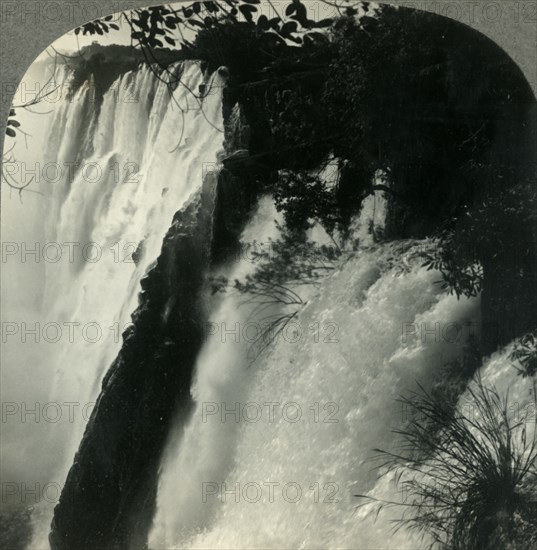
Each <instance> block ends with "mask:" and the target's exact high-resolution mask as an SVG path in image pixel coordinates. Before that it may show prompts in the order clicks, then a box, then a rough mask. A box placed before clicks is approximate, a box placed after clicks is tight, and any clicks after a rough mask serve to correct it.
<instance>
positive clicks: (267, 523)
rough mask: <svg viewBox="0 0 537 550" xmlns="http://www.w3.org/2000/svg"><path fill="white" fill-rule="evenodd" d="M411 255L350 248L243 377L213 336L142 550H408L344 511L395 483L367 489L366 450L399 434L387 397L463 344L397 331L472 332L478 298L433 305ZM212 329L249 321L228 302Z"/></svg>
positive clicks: (232, 354)
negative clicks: (448, 327) (456, 327)
mask: <svg viewBox="0 0 537 550" xmlns="http://www.w3.org/2000/svg"><path fill="white" fill-rule="evenodd" d="M264 200H265V202H264V203H262V207H261V208H262V210H261V212H266V210H267V208H269V206H268V205H267V204H266V200H267V199H264ZM373 207H374V201H370V203H368V207H366V210H367V211H364V213H363V215H362V218H363V219H362V224H363V223H369V220H370V219H371V216H372V213H373V212H372V209H373ZM266 217H267V216H266V214H265V215H264V216H262V217H261V220H263V219H265V218H266ZM269 230H270V225H269V226H268V227H267V225H266V224H265V223H261V222H260V221H259V219H257V218H256V217H254V218H253V221H252V222H251V223H250V225H249V226H248V227H247V228H246V230H245V235H244V236H243V240H248V239H251V240H257V241H259V242H263V241H264V240H265V239H266V236H267V233H268V231H269ZM424 246H425V247H431V246H433V243H431V242H424V243H419V242H417V243H407V244H406V245H398V246H396V245H393V244H392V245H384V246H377V247H369V248H363V249H362V250H360V251H358V252H357V253H356V254H355V255H353V256H352V257H351V258H350V259H349V260H348V261H346V262H344V263H342V265H341V267H340V268H339V269H338V270H337V271H336V272H335V273H333V274H332V275H330V276H329V277H327V278H326V279H325V280H324V282H323V284H322V287H321V289H320V291H319V292H317V291H314V290H311V289H310V290H306V289H301V290H300V291H299V292H301V293H302V297H303V298H305V299H307V301H308V304H307V305H306V306H305V307H304V308H303V309H302V310H301V311H300V313H299V316H298V318H297V319H296V323H293V326H292V328H290V329H289V330H288V331H286V332H285V333H284V335H285V336H280V337H278V338H277V339H276V341H275V344H274V345H273V347H272V349H271V351H270V352H265V353H264V354H263V355H262V356H261V357H259V358H258V360H257V361H256V362H255V364H254V365H253V366H251V367H249V361H247V360H245V358H246V357H247V355H248V349H249V348H250V346H251V343H249V342H248V341H247V338H245V336H244V334H243V333H242V332H241V333H240V335H239V340H240V341H239V342H236V341H235V339H234V336H233V335H231V336H230V335H228V336H227V338H223V337H222V331H221V330H220V331H218V332H217V333H216V334H214V335H213V336H211V337H210V338H209V340H208V342H207V343H206V345H205V347H204V349H203V351H202V353H201V354H200V357H199V360H198V365H197V369H198V370H197V379H196V382H195V384H194V387H193V390H192V394H193V396H194V398H195V400H196V401H197V407H196V410H195V412H194V414H193V417H192V419H191V420H190V422H189V424H188V425H187V426H186V428H184V430H183V428H179V429H178V433H177V434H176V439H175V440H174V441H173V444H171V445H170V449H169V450H168V457H167V460H166V461H165V463H164V465H163V473H162V475H161V480H160V485H159V495H158V513H157V517H156V518H155V522H154V528H153V531H152V534H151V538H150V547H151V548H394V549H395V548H415V547H417V546H419V542H418V541H416V540H413V539H412V538H410V537H409V536H408V535H407V534H406V533H404V532H402V531H401V532H400V533H399V534H398V535H397V536H396V535H393V534H391V531H390V524H389V520H390V519H392V518H391V517H387V516H385V517H383V518H381V519H379V521H377V522H376V523H375V521H374V517H373V515H372V514H367V509H365V510H364V509H362V510H361V511H360V512H357V510H356V505H357V504H358V501H357V499H355V498H353V494H356V493H362V494H363V493H366V492H368V491H372V495H374V496H377V497H380V498H387V497H392V499H393V493H394V492H395V491H396V489H395V486H394V485H392V486H390V485H389V484H388V486H386V481H385V480H384V479H383V480H382V481H381V482H379V483H378V485H377V472H376V471H375V469H374V468H373V465H372V464H371V463H369V462H368V458H369V457H370V456H371V451H372V449H374V448H379V447H380V448H384V449H387V450H390V449H393V445H394V444H395V441H394V437H393V434H392V433H391V430H392V429H393V428H396V427H398V426H400V425H401V424H402V423H403V422H404V419H403V411H402V410H401V405H400V404H399V403H398V402H397V401H396V400H397V398H398V397H399V396H400V394H401V393H402V392H404V390H411V389H416V382H417V381H418V382H420V383H421V384H422V385H423V386H424V387H425V388H427V387H430V386H431V384H433V383H434V382H435V381H436V380H437V376H438V374H439V370H440V368H441V367H442V366H443V365H445V364H446V363H448V362H450V361H452V360H454V359H456V358H459V357H460V356H461V354H462V348H463V345H464V343H465V338H464V336H461V338H460V339H459V340H458V341H457V342H453V341H449V342H448V341H446V339H442V338H435V336H434V335H433V336H431V335H429V336H428V337H424V338H422V337H421V336H422V334H421V332H419V331H418V332H417V333H416V334H413V335H410V332H411V330H410V329H408V328H407V332H406V333H408V334H409V335H408V337H407V339H406V340H405V339H404V338H403V335H404V334H405V332H404V330H405V329H404V327H408V325H409V324H412V326H417V327H421V326H422V325H425V326H427V327H429V328H430V327H434V326H435V323H441V326H442V327H443V326H445V324H448V323H451V322H456V323H459V324H460V325H465V324H467V323H474V324H475V323H477V320H478V319H477V315H478V309H479V307H478V302H479V301H478V300H477V299H473V300H465V299H463V300H460V301H458V300H457V299H456V298H455V297H453V296H447V295H445V294H442V293H440V289H439V285H437V284H435V282H436V281H438V279H439V274H438V273H435V272H428V271H426V270H425V269H423V268H420V267H419V265H420V260H419V258H418V259H413V258H415V256H416V253H419V251H420V249H421V248H422V247H424ZM394 259H395V266H394ZM401 265H406V266H408V270H407V271H408V272H406V273H403V274H401V273H400V270H399V269H398V266H401ZM241 269H242V272H244V270H245V268H244V267H243V268H241V266H235V267H234V268H233V271H232V273H233V276H232V277H233V278H234V277H237V276H239V275H240V272H241ZM250 269H251V266H250ZM213 318H216V319H218V320H219V321H221V320H224V321H225V322H226V323H227V327H228V329H229V328H232V327H234V326H235V325H236V323H238V324H239V326H240V327H243V326H244V325H245V323H246V322H247V319H248V313H247V311H243V310H241V309H240V308H238V307H237V297H236V296H233V295H231V296H229V297H228V298H226V299H224V301H223V302H222V303H220V304H219V305H218V306H217V310H216V311H215V312H213V315H211V319H213ZM448 339H450V340H453V338H449V336H448ZM269 403H272V404H273V405H272V406H271V405H268V404H269ZM291 403H293V404H294V405H289V404H291ZM224 404H225V406H226V407H227V410H228V414H227V415H226V414H224V416H222V409H223V407H224ZM234 409H235V410H237V411H238V412H239V416H238V417H235V415H234V414H233V410H234ZM215 410H216V412H214V411H215ZM270 411H272V413H271V412H270ZM298 411H300V414H301V418H300V419H299V420H297V421H293V420H294V417H295V415H296V414H298ZM204 413H205V415H204ZM211 413H213V414H211ZM252 419H254V420H252ZM288 484H291V485H288ZM284 487H286V488H285V489H284ZM297 490H300V491H301V493H302V495H301V497H300V498H299V499H298V501H297V502H290V501H294V500H295V499H296V498H295V497H296V495H297ZM226 491H227V492H226ZM272 491H274V492H272Z"/></svg>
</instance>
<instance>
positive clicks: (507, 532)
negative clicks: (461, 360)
mask: <svg viewBox="0 0 537 550" xmlns="http://www.w3.org/2000/svg"><path fill="white" fill-rule="evenodd" d="M468 396H469V397H470V403H471V404H472V405H473V406H471V407H466V406H465V407H463V410H462V411H461V410H460V407H459V408H458V409H455V412H454V410H453V408H452V404H450V403H449V402H442V401H440V402H439V401H438V400H437V399H434V398H433V397H431V395H430V394H428V393H427V392H425V391H424V390H423V389H420V391H419V392H417V393H415V394H412V395H411V397H409V398H404V399H402V401H403V403H404V404H405V405H406V406H408V407H409V408H410V409H412V410H413V411H414V412H415V413H416V414H415V415H413V418H412V420H411V421H410V422H409V424H408V425H407V426H406V427H404V428H402V429H400V430H396V432H395V433H397V434H398V435H399V436H401V437H402V440H403V442H404V443H403V447H402V450H401V453H391V452H387V451H382V450H377V453H379V455H378V456H379V457H380V458H382V459H383V461H384V466H387V470H386V471H387V472H390V471H394V470H395V471H397V473H398V474H399V475H398V478H397V479H398V480H399V483H400V485H401V486H402V489H403V495H404V498H403V500H402V502H398V503H395V502H385V501H377V503H378V506H379V510H380V509H382V507H384V506H403V507H404V510H405V511H404V513H403V515H402V517H401V518H400V519H399V520H398V523H397V527H398V528H400V527H402V526H406V527H408V528H410V529H411V530H415V531H417V532H418V533H419V534H420V535H422V536H429V537H430V540H431V541H432V543H431V547H433V546H435V545H438V546H439V547H440V548H445V549H448V548H449V549H451V550H487V549H491V550H492V549H496V548H516V549H528V550H529V548H531V547H532V546H531V542H530V541H531V540H535V537H536V535H537V519H536V516H535V512H536V511H537V510H536V500H535V499H536V497H537V468H536V460H537V440H536V437H535V435H536V433H535V425H533V426H534V428H533V433H527V431H526V419H525V418H521V419H513V418H512V416H511V414H510V411H509V409H510V405H509V402H508V397H505V398H502V397H500V395H499V394H498V392H497V391H496V390H495V389H494V388H491V387H486V386H485V385H484V384H483V383H482V381H481V380H480V379H479V378H478V380H477V382H476V383H473V384H472V385H471V386H470V387H469V388H468ZM431 426H435V427H436V429H434V430H433V429H431ZM369 500H371V499H369Z"/></svg>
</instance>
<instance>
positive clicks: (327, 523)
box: [18, 63, 527, 549]
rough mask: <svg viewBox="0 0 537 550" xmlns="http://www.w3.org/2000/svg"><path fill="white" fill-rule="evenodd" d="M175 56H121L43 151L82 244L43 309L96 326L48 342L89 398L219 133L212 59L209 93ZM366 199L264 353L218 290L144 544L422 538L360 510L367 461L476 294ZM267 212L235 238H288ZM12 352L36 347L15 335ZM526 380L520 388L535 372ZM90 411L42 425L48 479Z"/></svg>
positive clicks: (429, 375) (60, 233) (347, 544)
mask: <svg viewBox="0 0 537 550" xmlns="http://www.w3.org/2000/svg"><path fill="white" fill-rule="evenodd" d="M173 70H175V71H181V70H182V71H184V72H183V76H182V81H183V82H184V83H185V84H186V86H185V87H183V86H180V87H178V88H177V89H175V90H174V92H173V95H170V94H169V93H168V88H167V86H166V84H164V83H162V82H160V81H158V80H157V79H155V78H154V75H153V74H152V73H151V69H150V68H149V67H143V68H140V69H138V70H136V71H132V72H128V73H125V74H123V75H122V76H121V77H120V78H119V79H118V80H117V81H116V82H115V83H114V85H112V86H111V88H110V90H109V91H108V92H107V93H106V94H105V96H104V97H103V100H102V104H101V106H100V110H99V111H98V112H97V111H96V109H95V104H94V101H95V98H94V96H93V92H92V86H91V81H88V82H86V83H84V84H82V85H81V87H80V88H79V89H78V90H77V91H76V93H75V94H74V95H73V97H72V98H69V99H66V100H65V101H63V102H61V103H59V104H58V105H57V106H56V109H55V112H54V115H53V118H52V121H51V124H50V129H49V138H48V144H49V147H48V152H47V160H48V161H49V162H56V163H58V165H60V166H66V165H68V164H69V163H76V162H79V163H80V167H79V168H78V170H76V171H75V172H74V173H73V174H72V177H71V175H69V174H67V175H66V174H65V172H64V173H62V175H61V177H60V178H59V179H58V180H57V181H55V182H54V183H51V184H50V190H49V193H48V195H47V196H46V197H45V198H44V199H43V200H46V201H48V202H47V205H48V216H47V221H46V223H45V225H46V228H45V234H46V235H47V238H48V239H54V240H55V241H56V242H57V243H60V244H62V243H78V244H77V246H76V248H75V252H74V255H73V258H72V261H68V262H66V261H63V260H62V261H61V262H57V263H47V265H46V268H47V269H46V288H45V290H44V297H43V307H42V309H41V310H40V311H39V312H38V313H36V316H37V318H38V319H40V320H41V321H42V322H49V321H54V322H56V323H59V324H62V323H73V322H74V323H79V326H81V327H89V328H87V329H86V330H87V332H86V337H85V338H81V337H80V332H78V333H77V334H78V335H79V336H78V337H75V338H74V340H73V341H66V340H65V339H62V340H61V341H60V342H59V343H58V344H56V345H54V346H50V345H49V346H46V347H40V350H41V351H40V355H41V357H40V359H39V363H38V366H39V368H41V369H47V371H46V372H47V375H48V377H49V378H50V380H51V382H50V383H49V386H48V387H47V388H46V391H47V392H48V393H47V396H48V400H49V401H51V402H54V401H55V402H61V403H66V402H73V403H78V404H79V405H80V409H79V410H81V409H82V407H84V406H85V405H86V404H90V403H93V402H94V401H95V399H96V397H97V395H98V392H99V386H100V381H101V380H102V377H103V375H104V373H105V371H106V368H107V367H108V366H109V365H110V364H111V362H112V360H113V359H114V357H115V356H116V355H117V353H118V351H119V349H120V346H121V338H120V334H121V332H122V330H123V328H124V327H125V325H126V324H127V323H128V322H129V319H130V315H131V313H132V312H133V310H134V309H135V307H136V300H137V294H138V292H139V289H140V284H139V283H140V279H141V277H142V276H143V275H144V273H146V272H147V270H148V268H149V267H150V265H151V263H152V262H153V261H154V260H155V259H156V257H157V256H158V254H159V252H160V248H161V244H162V239H163V237H164V235H165V233H166V231H167V229H168V228H169V225H170V222H171V220H172V217H173V214H174V213H175V212H176V211H177V210H178V209H179V208H180V207H181V206H182V205H184V204H185V202H186V201H187V199H188V197H189V196H191V195H192V193H193V192H194V191H196V190H197V189H199V187H200V186H201V184H202V179H203V170H204V165H205V164H206V163H207V164H210V165H212V164H213V163H215V162H216V159H217V158H218V156H219V155H218V154H219V152H220V150H221V148H222V141H223V133H222V119H221V116H222V115H221V112H222V104H221V94H220V93H219V88H221V86H222V84H223V83H222V81H221V77H219V76H218V74H215V75H213V76H212V78H211V81H210V82H209V85H208V86H207V89H208V94H207V95H206V97H205V98H204V99H203V109H201V108H200V103H199V100H198V99H196V98H194V97H193V96H192V95H191V93H190V92H188V89H190V90H197V89H198V88H199V85H200V84H202V83H203V78H204V77H203V75H202V73H201V71H200V69H199V67H198V65H197V64H195V63H191V64H185V65H184V66H179V65H177V66H175V67H174V69H173ZM133 97H134V98H136V101H131V98H133ZM380 206H381V207H382V203H380ZM375 208H377V209H378V208H379V203H378V201H375V198H374V197H372V198H371V200H369V201H368V202H367V205H366V207H365V208H364V212H363V213H362V222H361V223H360V224H358V227H357V234H358V235H359V236H360V238H361V240H362V241H364V242H363V245H362V247H361V248H360V249H359V250H358V251H355V252H353V253H349V254H348V255H347V256H346V259H345V261H342V262H341V263H340V264H338V266H337V267H336V268H335V269H334V270H333V271H332V272H331V273H330V274H329V275H327V276H326V277H325V278H324V279H323V280H322V281H321V284H320V286H319V287H308V288H304V287H300V288H296V289H294V290H295V291H296V292H298V293H300V294H301V297H302V299H303V302H304V303H305V305H304V306H303V307H302V308H301V309H300V310H297V316H296V317H295V318H294V320H293V323H292V324H290V325H289V326H288V327H287V329H286V331H284V332H283V333H282V334H280V335H278V336H277V337H276V338H275V340H274V342H273V343H272V345H271V346H270V347H268V348H267V349H265V350H264V351H263V353H262V354H261V355H259V356H257V357H256V360H255V361H254V362H252V359H251V353H250V352H251V348H252V342H251V339H250V338H249V337H248V335H247V332H246V331H245V328H246V326H247V325H248V324H249V323H250V322H251V321H254V322H256V321H259V319H255V318H254V319H252V315H253V312H254V311H255V309H254V308H253V306H252V305H247V304H244V303H243V301H244V299H243V298H241V296H238V295H236V294H227V295H225V296H224V297H221V298H219V299H214V301H213V302H212V304H213V305H212V309H211V310H210V311H209V320H210V322H211V327H213V328H215V330H214V331H212V332H211V334H210V336H209V337H208V338H207V340H206V342H205V343H204V346H203V348H202V350H201V352H200V354H199V356H198V358H197V365H196V375H195V380H194V383H193V386H192V390H191V391H192V396H193V398H194V401H195V407H194V410H193V412H192V415H191V418H190V419H189V420H188V422H187V423H186V424H181V425H179V424H178V425H177V427H176V430H175V432H174V434H172V437H171V438H170V442H169V445H168V448H167V450H166V455H165V459H164V461H163V464H162V471H161V476H160V482H159V488H158V502H157V514H156V517H155V520H154V525H153V530H152V532H151V535H150V547H151V548H162V547H166V548H172V547H173V548H369V549H373V548H393V549H396V548H397V549H401V548H416V547H418V546H420V542H419V541H417V540H416V539H414V538H413V537H412V535H411V534H410V533H408V532H406V531H404V530H401V531H399V532H398V533H392V531H391V524H390V520H391V519H393V516H391V515H390V514H386V515H382V516H380V517H379V518H378V519H376V517H375V514H374V513H373V511H372V509H369V508H368V507H362V508H357V504H358V502H357V499H356V497H355V496H354V495H355V494H356V493H361V494H364V493H369V495H371V496H373V497H376V498H387V499H390V500H393V499H394V497H395V496H396V495H395V493H396V491H397V489H396V486H395V484H394V483H393V482H392V481H391V480H390V479H389V478H387V477H382V478H381V477H379V472H378V470H377V469H376V468H375V467H374V464H372V463H371V462H370V461H369V459H370V457H371V451H372V449H375V448H383V449H386V450H393V449H395V445H396V444H397V440H396V438H394V435H393V433H392V430H393V429H394V428H397V427H401V426H402V425H403V424H404V423H405V421H406V418H405V411H404V410H403V409H402V408H401V404H400V403H399V402H398V401H397V398H398V397H399V396H400V395H401V394H402V393H404V392H405V391H407V390H412V389H415V388H416V385H417V384H418V383H419V384H421V385H422V386H423V387H424V388H425V389H427V388H431V387H432V385H433V384H435V383H436V382H437V381H438V379H439V376H441V374H440V371H441V369H442V367H443V366H444V365H446V364H448V363H450V362H453V361H455V360H457V359H460V358H461V356H462V354H463V349H464V345H465V343H466V338H465V337H464V336H463V337H462V338H456V339H450V338H446V337H439V336H438V331H437V330H435V329H434V327H436V326H438V324H442V325H447V324H450V323H453V324H456V325H457V326H459V327H468V328H469V330H471V328H472V327H473V328H475V327H476V326H477V325H478V321H479V319H478V311H479V298H472V299H464V298H462V299H460V300H458V299H457V298H456V297H454V296H450V295H447V294H445V293H444V292H443V291H442V290H441V287H440V285H438V284H437V282H438V280H439V278H440V275H439V273H438V272H435V271H427V270H426V269H425V268H423V267H422V266H421V264H422V261H421V256H420V254H421V252H423V251H424V250H430V249H431V248H432V247H434V242H431V241H421V242H419V241H415V242H400V243H385V244H375V243H374V242H373V240H372V239H364V238H363V237H364V224H365V223H366V222H367V223H368V224H369V222H371V221H373V222H375V217H376V216H377V217H378V212H377V211H373V210H374V209H375ZM371 209H373V210H371ZM275 218H277V213H276V212H275V208H274V205H273V203H272V200H271V199H270V198H269V197H266V196H265V197H262V198H261V199H260V201H259V204H258V207H257V210H256V211H255V212H254V214H253V215H252V217H251V220H250V221H249V223H248V224H247V225H246V228H245V230H244V232H243V235H242V242H243V244H246V243H250V242H253V241H256V242H261V243H262V242H267V240H268V239H269V238H277V236H278V229H277V225H276V224H275V223H274V219H275ZM84 247H87V248H86V249H85V252H84V254H85V255H81V251H82V250H83V249H84ZM98 251H100V256H99V258H98V259H96V258H97V257H96V256H95V254H97V252H98ZM135 251H136V252H135ZM133 252H135V257H136V261H133ZM255 268H256V264H255V262H251V261H248V259H247V258H242V257H241V258H240V259H239V261H231V260H230V261H229V263H228V265H226V266H224V267H222V268H220V270H219V272H218V273H216V274H217V275H218V274H223V275H226V276H227V277H229V278H230V279H235V278H242V277H244V276H245V275H247V274H249V273H253V271H254V270H255ZM276 309H277V308H276ZM423 327H427V328H428V329H429V330H428V331H423V330H422V329H423ZM431 327H433V330H432V331H431V330H430V329H431ZM23 348H24V349H23ZM25 350H26V351H25ZM18 353H19V355H20V354H24V353H29V352H28V351H27V348H26V347H25V346H21V347H20V349H19V348H18ZM22 356H23V355H22ZM33 359H34V360H36V359H35V357H34V358H33ZM507 363H508V362H507V361H506V356H505V353H504V354H503V355H501V354H499V355H497V356H494V357H493V358H492V359H491V361H490V363H489V365H488V366H487V368H486V369H485V373H486V375H487V376H488V377H490V379H491V380H493V381H496V382H498V381H500V383H501V384H503V385H506V384H507V383H509V384H511V383H513V381H512V380H511V378H512V376H513V372H512V371H510V370H508V369H507V367H506V365H507ZM506 369H507V370H506ZM517 384H518V386H517V388H518V387H519V386H520V388H519V393H520V394H521V399H522V394H524V392H526V393H527V388H526V387H525V386H524V387H522V386H523V382H521V381H520V380H519V381H518V382H517ZM517 391H518V390H517ZM42 394H43V393H42ZM86 420H87V418H84V417H82V415H80V414H77V415H75V422H73V423H58V424H51V425H47V426H46V428H47V430H48V436H47V439H46V441H44V442H43V441H41V443H40V445H41V447H40V456H42V457H49V458H50V457H52V458H51V459H50V460H49V462H50V464H49V470H48V471H47V472H46V475H47V476H48V479H50V480H64V479H65V477H66V474H67V471H68V468H69V466H70V465H71V463H72V460H73V456H74V453H75V450H76V448H77V446H78V443H79V441H80V438H81V436H82V433H83V429H84V426H85V421H86ZM39 460H40V459H39V458H38V457H36V459H35V462H38V461H39ZM33 466H35V464H34V465H33ZM33 466H32V467H33ZM30 471H33V470H32V469H30ZM51 508H52V507H51V506H44V507H42V508H41V510H40V512H39V513H38V514H36V517H37V518H38V520H37V524H36V525H35V535H34V540H33V542H32V544H31V547H34V548H44V547H45V546H46V544H47V543H46V538H47V534H48V526H49V524H50V519H51V513H52V510H51Z"/></svg>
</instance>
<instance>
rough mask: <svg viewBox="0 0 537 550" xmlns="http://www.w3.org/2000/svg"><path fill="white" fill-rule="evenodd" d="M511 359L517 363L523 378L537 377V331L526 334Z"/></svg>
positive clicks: (516, 346)
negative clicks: (536, 375)
mask: <svg viewBox="0 0 537 550" xmlns="http://www.w3.org/2000/svg"><path fill="white" fill-rule="evenodd" d="M509 359H511V360H512V361H517V362H518V363H519V364H520V366H521V368H518V367H517V370H518V372H519V374H521V375H522V376H524V377H526V376H535V374H536V373H537V331H534V332H530V333H528V334H525V335H524V336H523V337H522V338H520V339H519V340H518V341H517V342H516V343H515V347H514V349H513V351H512V352H511V354H510V356H509Z"/></svg>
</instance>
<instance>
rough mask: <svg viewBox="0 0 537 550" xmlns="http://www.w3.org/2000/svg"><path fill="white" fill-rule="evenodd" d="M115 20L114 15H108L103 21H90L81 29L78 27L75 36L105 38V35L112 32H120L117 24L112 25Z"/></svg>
mask: <svg viewBox="0 0 537 550" xmlns="http://www.w3.org/2000/svg"><path fill="white" fill-rule="evenodd" d="M113 19H114V16H113V15H108V16H106V17H103V18H102V19H95V20H93V21H90V22H89V23H85V24H84V25H82V26H81V27H77V28H76V29H75V34H80V33H82V34H83V35H86V34H89V35H92V34H98V35H100V36H103V35H104V34H108V33H109V32H110V30H114V31H118V30H119V27H118V25H116V23H111V21H112V20H113Z"/></svg>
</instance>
